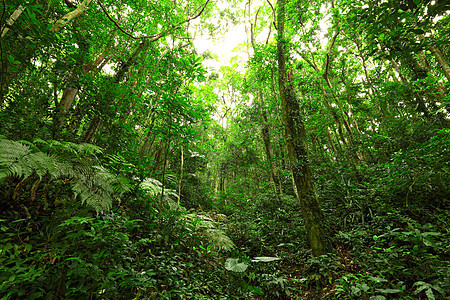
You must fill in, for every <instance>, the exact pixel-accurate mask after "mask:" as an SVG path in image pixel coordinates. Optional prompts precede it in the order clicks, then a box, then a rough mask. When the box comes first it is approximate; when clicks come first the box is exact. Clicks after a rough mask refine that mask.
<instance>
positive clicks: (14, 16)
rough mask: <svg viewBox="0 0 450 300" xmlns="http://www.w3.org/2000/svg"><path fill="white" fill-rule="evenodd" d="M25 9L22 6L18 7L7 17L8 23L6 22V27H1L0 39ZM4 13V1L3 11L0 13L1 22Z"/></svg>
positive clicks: (4, 4)
mask: <svg viewBox="0 0 450 300" xmlns="http://www.w3.org/2000/svg"><path fill="white" fill-rule="evenodd" d="M24 9H25V7H23V6H22V5H19V7H18V8H17V9H16V10H15V11H14V12H13V13H12V15H11V16H10V17H9V19H8V21H6V25H5V26H3V27H2V30H1V33H2V35H1V37H0V38H3V37H4V36H5V35H6V33H7V32H8V31H9V28H8V27H11V26H13V24H14V22H15V21H16V20H17V18H18V17H19V16H20V14H21V13H22V12H23V11H24ZM5 12H6V3H5V1H3V11H2V18H1V21H2V22H3V16H4V15H5Z"/></svg>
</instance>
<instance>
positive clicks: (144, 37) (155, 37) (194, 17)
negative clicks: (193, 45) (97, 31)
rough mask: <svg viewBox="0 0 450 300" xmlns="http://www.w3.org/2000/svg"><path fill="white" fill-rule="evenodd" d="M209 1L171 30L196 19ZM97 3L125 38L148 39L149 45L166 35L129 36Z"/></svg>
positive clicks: (101, 5) (98, 0) (162, 33)
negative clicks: (196, 12)
mask: <svg viewBox="0 0 450 300" xmlns="http://www.w3.org/2000/svg"><path fill="white" fill-rule="evenodd" d="M209 1H210V0H207V1H206V3H205V4H204V5H203V7H202V9H201V10H200V12H199V13H198V14H196V15H195V16H193V17H190V18H188V19H186V20H184V21H182V22H180V23H178V24H177V25H175V26H172V29H179V28H181V25H182V24H184V23H186V22H189V21H192V20H194V19H196V18H198V17H199V16H200V15H201V14H202V13H203V11H204V10H205V8H206V6H207V5H208V3H209ZM97 2H98V4H99V5H100V7H101V9H102V10H103V12H104V13H105V15H106V16H107V17H108V19H109V20H110V21H111V22H113V23H114V25H115V26H116V27H117V28H118V29H119V30H120V31H122V32H123V33H124V34H126V35H127V36H129V37H130V38H132V39H134V40H140V39H149V42H150V43H151V42H155V41H157V40H159V39H160V38H162V37H163V36H165V35H167V34H168V31H165V32H161V33H158V34H154V35H146V36H134V35H133V34H131V33H129V32H126V31H125V30H124V29H123V28H122V27H120V25H119V24H118V23H117V22H116V21H115V20H114V19H113V18H112V17H111V16H110V14H109V13H108V12H107V11H106V9H105V7H104V6H103V4H102V3H101V2H100V0H97Z"/></svg>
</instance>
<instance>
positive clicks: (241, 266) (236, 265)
mask: <svg viewBox="0 0 450 300" xmlns="http://www.w3.org/2000/svg"><path fill="white" fill-rule="evenodd" d="M247 268H248V265H247V264H246V263H243V262H242V263H240V262H239V258H228V259H227V260H226V261H225V269H227V270H228V271H232V272H245V270H247Z"/></svg>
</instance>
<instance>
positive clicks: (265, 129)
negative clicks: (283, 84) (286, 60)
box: [259, 92, 281, 195]
mask: <svg viewBox="0 0 450 300" xmlns="http://www.w3.org/2000/svg"><path fill="white" fill-rule="evenodd" d="M263 97H264V96H263V94H262V92H259V98H260V100H261V103H260V123H261V135H262V139H263V142H264V152H265V154H266V158H267V161H268V162H269V166H270V180H271V181H272V183H273V185H274V189H275V193H276V194H277V195H280V194H281V190H278V187H279V185H280V184H279V180H278V176H277V169H276V167H275V166H274V163H273V156H274V155H273V149H272V143H271V141H270V131H269V125H268V119H267V112H266V110H265V109H264V108H263V107H261V106H263V103H264V98H263Z"/></svg>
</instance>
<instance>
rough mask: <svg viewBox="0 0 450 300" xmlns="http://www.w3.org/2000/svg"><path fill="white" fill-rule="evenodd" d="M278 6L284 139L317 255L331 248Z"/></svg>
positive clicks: (282, 7) (281, 5)
mask: <svg viewBox="0 0 450 300" xmlns="http://www.w3.org/2000/svg"><path fill="white" fill-rule="evenodd" d="M277 5H278V6H277V26H278V28H277V29H278V36H277V59H278V88H279V92H280V100H281V105H282V109H283V118H284V124H285V129H286V136H285V141H286V146H287V150H288V155H289V159H290V164H291V169H292V178H293V182H294V185H295V189H296V195H297V199H298V201H299V202H300V205H301V208H302V214H303V220H304V222H305V228H306V232H307V235H308V240H309V243H310V247H311V250H312V254H313V255H314V256H318V255H323V254H326V253H328V252H329V251H330V250H331V246H330V245H331V244H330V241H329V239H328V236H327V231H326V229H325V227H324V224H323V218H324V217H323V214H322V211H321V209H320V206H319V201H318V198H317V194H316V190H315V187H314V183H313V178H312V173H311V167H310V166H309V160H308V148H307V144H306V130H305V125H304V122H303V119H302V116H301V115H300V111H299V106H298V100H297V97H296V95H295V91H294V88H293V86H292V78H291V75H289V76H288V71H287V68H286V45H287V43H288V41H287V40H286V37H285V35H284V26H285V18H286V11H285V6H286V1H285V0H281V1H279V2H278V4H277Z"/></svg>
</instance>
